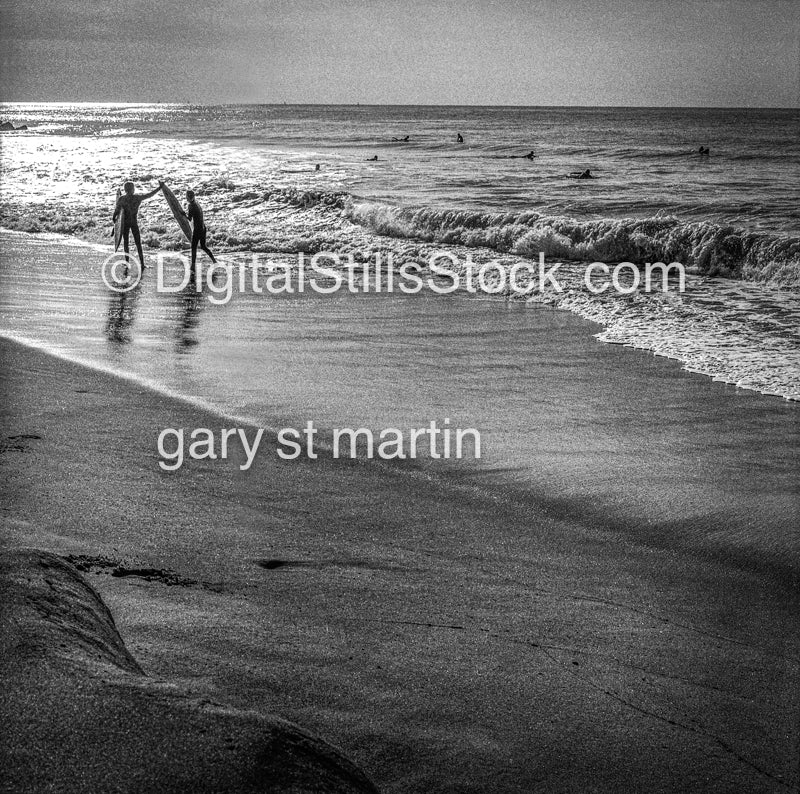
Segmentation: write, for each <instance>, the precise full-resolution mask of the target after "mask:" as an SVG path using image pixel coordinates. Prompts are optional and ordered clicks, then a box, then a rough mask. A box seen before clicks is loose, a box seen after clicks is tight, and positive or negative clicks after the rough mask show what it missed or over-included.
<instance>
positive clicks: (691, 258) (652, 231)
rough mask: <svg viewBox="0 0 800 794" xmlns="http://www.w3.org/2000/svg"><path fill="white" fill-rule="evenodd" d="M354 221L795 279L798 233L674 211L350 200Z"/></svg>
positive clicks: (530, 248)
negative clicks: (508, 208) (619, 214)
mask: <svg viewBox="0 0 800 794" xmlns="http://www.w3.org/2000/svg"><path fill="white" fill-rule="evenodd" d="M346 214H347V216H348V217H349V218H350V220H352V221H353V222H354V223H357V224H359V225H362V226H365V227H367V228H369V229H370V230H371V231H373V232H375V233H377V234H382V235H386V236H390V237H404V238H410V239H415V240H421V241H425V242H430V243H439V244H443V245H446V244H450V245H463V246H467V247H485V248H491V249H493V250H495V251H498V252H501V253H508V254H513V255H517V256H524V257H534V258H535V257H537V256H538V255H539V254H540V253H543V254H544V255H545V256H546V257H548V258H550V259H565V260H572V261H602V262H622V261H633V262H644V261H649V262H667V263H669V262H681V263H682V264H683V265H685V266H687V267H692V268H695V269H696V271H697V272H698V273H700V274H702V275H706V276H718V277H723V278H738V279H746V280H749V281H759V282H765V283H770V284H772V285H774V286H782V287H796V286H800V238H797V237H790V236H785V237H779V236H775V235H770V234H766V233H758V232H746V231H743V230H741V229H736V228H735V227H733V226H720V225H718V224H714V223H709V222H706V221H697V222H685V221H681V220H680V219H679V218H677V217H675V216H655V217H649V218H623V219H612V218H603V219H598V220H575V219H572V218H568V217H563V216H549V215H542V214H539V213H537V212H522V213H508V214H504V213H486V212H470V211H463V210H442V209H434V208H429V207H422V208H418V209H412V208H406V207H396V206H390V205H386V204H378V203H374V202H358V201H353V202H352V203H351V204H350V205H349V206H348V208H347V210H346Z"/></svg>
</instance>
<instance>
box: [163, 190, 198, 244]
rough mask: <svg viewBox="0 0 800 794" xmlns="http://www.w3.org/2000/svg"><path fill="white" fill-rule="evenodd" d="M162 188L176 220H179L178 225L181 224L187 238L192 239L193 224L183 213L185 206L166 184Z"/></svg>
mask: <svg viewBox="0 0 800 794" xmlns="http://www.w3.org/2000/svg"><path fill="white" fill-rule="evenodd" d="M162 190H163V191H164V198H165V199H166V200H167V204H169V208H170V209H171V210H172V214H173V215H174V216H175V220H176V221H178V226H180V227H181V229H182V230H183V233H184V234H185V235H186V239H187V240H190V241H191V239H192V224H191V223H190V222H189V219H188V218H187V217H186V216H185V215H184V214H183V207H181V203H180V201H178V199H176V198H175V194H174V193H173V192H172V191H171V190H170V189H169V188H168V187H167V186H166V185H164V187H163V188H162Z"/></svg>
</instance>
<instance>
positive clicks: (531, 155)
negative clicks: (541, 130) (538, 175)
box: [522, 149, 536, 160]
mask: <svg viewBox="0 0 800 794" xmlns="http://www.w3.org/2000/svg"><path fill="white" fill-rule="evenodd" d="M522 156H523V157H524V158H526V159H527V160H533V158H534V157H536V155H535V154H534V153H533V149H531V150H530V151H529V152H528V153H527V154H523V155H522Z"/></svg>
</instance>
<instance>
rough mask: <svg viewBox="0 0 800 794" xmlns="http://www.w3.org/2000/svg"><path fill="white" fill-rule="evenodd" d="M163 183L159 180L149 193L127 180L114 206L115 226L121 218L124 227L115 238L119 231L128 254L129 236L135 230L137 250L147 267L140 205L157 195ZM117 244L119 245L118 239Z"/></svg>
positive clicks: (134, 237)
mask: <svg viewBox="0 0 800 794" xmlns="http://www.w3.org/2000/svg"><path fill="white" fill-rule="evenodd" d="M163 184H164V183H163V182H159V183H158V187H157V188H156V189H155V190H151V191H150V192H149V193H136V192H135V188H134V185H133V182H126V183H125V184H124V185H123V186H122V189H123V190H124V191H125V192H124V193H123V194H122V195H121V196H118V197H117V204H116V206H115V207H114V217H113V222H114V224H115V227H116V226H117V219H118V218H121V220H122V228H121V229H120V230H119V231H118V232H115V238H116V236H117V233H120V234H121V237H122V245H123V250H124V251H125V254H126V256H127V255H128V253H129V251H128V237H129V234H130V233H131V232H133V242H134V243H136V252H137V253H138V254H139V262H140V264H141V266H142V268H145V267H147V265H145V263H144V253H143V252H142V235H141V233H140V232H139V206H140V205H141V203H142V202H143V201H145V200H146V199H149V198H152V197H153V196H155V194H156V193H158V191H159V190H161V188H162V186H163ZM117 245H119V242H118V241H117Z"/></svg>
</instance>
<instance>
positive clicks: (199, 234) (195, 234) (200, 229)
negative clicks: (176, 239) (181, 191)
mask: <svg viewBox="0 0 800 794" xmlns="http://www.w3.org/2000/svg"><path fill="white" fill-rule="evenodd" d="M186 201H187V202H188V204H187V205H186V212H184V213H183V214H184V215H185V216H186V217H187V218H188V219H189V220H190V221H192V222H193V223H194V226H193V228H192V269H194V265H195V262H196V261H197V246H198V245H199V246H200V248H202V249H203V250H204V251H205V252H206V253H207V254H208V257H209V259H210V260H211V261H212V262H216V261H217V260H216V259H214V254H212V253H211V251H209V250H208V246H207V245H206V231H207V229H206V224H205V221H204V219H203V210H202V209H200V205H199V204H198V203H197V202H196V201H195V200H194V191H193V190H187V191H186Z"/></svg>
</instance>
